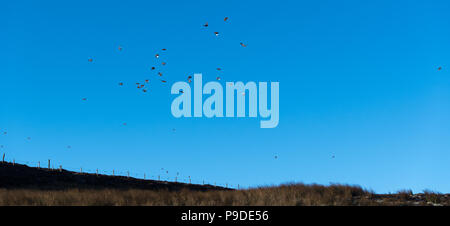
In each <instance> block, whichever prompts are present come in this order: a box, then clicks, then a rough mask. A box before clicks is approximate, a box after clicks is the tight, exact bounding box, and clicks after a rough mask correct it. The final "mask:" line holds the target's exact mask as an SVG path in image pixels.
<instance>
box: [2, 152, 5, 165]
mask: <svg viewBox="0 0 450 226" xmlns="http://www.w3.org/2000/svg"><path fill="white" fill-rule="evenodd" d="M2 162H3V163H4V162H5V153H3V158H2Z"/></svg>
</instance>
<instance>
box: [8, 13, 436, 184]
mask: <svg viewBox="0 0 450 226" xmlns="http://www.w3.org/2000/svg"><path fill="white" fill-rule="evenodd" d="M228 20H229V18H228V17H225V18H224V19H223V21H224V22H226V23H227V22H228ZM203 27H204V28H205V29H206V28H208V27H209V24H208V22H206V23H205V24H203ZM219 34H220V33H219V32H218V31H214V35H215V36H216V37H217V36H219ZM239 45H240V46H241V47H244V48H245V47H247V44H244V43H243V42H240V43H239ZM117 49H118V51H122V50H123V47H122V46H118V47H117ZM161 51H162V53H164V52H166V51H167V49H166V48H162V49H161ZM160 57H161V55H160V53H156V54H155V58H156V59H159V58H160ZM88 62H89V63H93V62H94V59H93V58H92V57H91V58H88ZM160 65H161V66H162V67H164V66H166V65H167V62H165V61H163V62H161V63H160ZM156 69H157V67H156V66H152V67H151V68H150V70H151V71H155V70H156ZM442 69H443V68H442V67H441V66H440V67H438V68H437V70H438V71H441V70H442ZM216 70H217V71H221V70H222V69H221V68H220V67H218V68H216ZM157 75H158V76H159V77H163V73H162V72H161V70H159V71H158V72H157ZM220 79H221V78H220V76H217V77H216V80H220ZM160 81H161V82H162V83H167V80H165V79H160ZM187 82H189V83H190V82H192V76H191V75H189V76H188V77H187ZM149 84H150V80H149V79H145V80H144V81H140V82H136V83H135V85H136V88H137V89H140V90H142V92H144V93H146V92H147V91H148V87H149ZM118 85H119V86H124V82H119V83H118ZM180 93H183V91H182V90H180ZM242 95H245V92H244V93H242ZM81 100H82V101H87V100H88V99H87V98H86V97H84V98H82V99H81ZM123 125H124V126H126V125H127V123H126V122H125V123H123ZM172 131H173V132H175V131H176V130H175V129H172ZM7 134H8V132H7V130H6V129H2V128H0V135H3V136H5V135H7ZM26 139H27V140H31V137H27V138H26ZM4 147H5V146H4V145H3V144H1V145H0V149H3V148H4ZM71 148H72V146H71V145H68V146H67V149H71ZM331 158H332V159H334V158H335V155H334V154H333V155H332V156H331ZM274 159H278V155H275V156H274ZM161 170H164V168H161ZM167 173H168V171H167ZM177 175H178V173H177Z"/></svg>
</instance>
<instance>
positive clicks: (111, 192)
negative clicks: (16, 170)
mask: <svg viewBox="0 0 450 226" xmlns="http://www.w3.org/2000/svg"><path fill="white" fill-rule="evenodd" d="M365 194H368V192H367V191H365V190H363V189H362V188H360V187H356V186H343V185H332V186H321V185H303V184H290V185H282V186H278V187H260V188H254V189H247V190H233V191H206V192H201V191H190V190H182V191H178V192H169V191H164V190H159V191H150V190H138V189H131V190H118V189H101V190H94V189H70V190H63V191H41V190H30V189H14V190H7V189H1V190H0V205H39V206H54V205H56V206H66V205H95V206H104V205H108V206H109V205H111V206H130V205H131V206H136V205H138V206H139V205H150V206H211V205H213V206H214V205H226V206H251V205H261V206H269V205H275V206H285V205H290V206H292V205H352V204H353V203H352V198H353V197H355V196H362V195H365Z"/></svg>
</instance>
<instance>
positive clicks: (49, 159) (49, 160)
mask: <svg viewBox="0 0 450 226" xmlns="http://www.w3.org/2000/svg"><path fill="white" fill-rule="evenodd" d="M48 169H50V159H49V160H48Z"/></svg>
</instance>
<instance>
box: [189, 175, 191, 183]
mask: <svg viewBox="0 0 450 226" xmlns="http://www.w3.org/2000/svg"><path fill="white" fill-rule="evenodd" d="M189 184H191V176H189Z"/></svg>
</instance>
